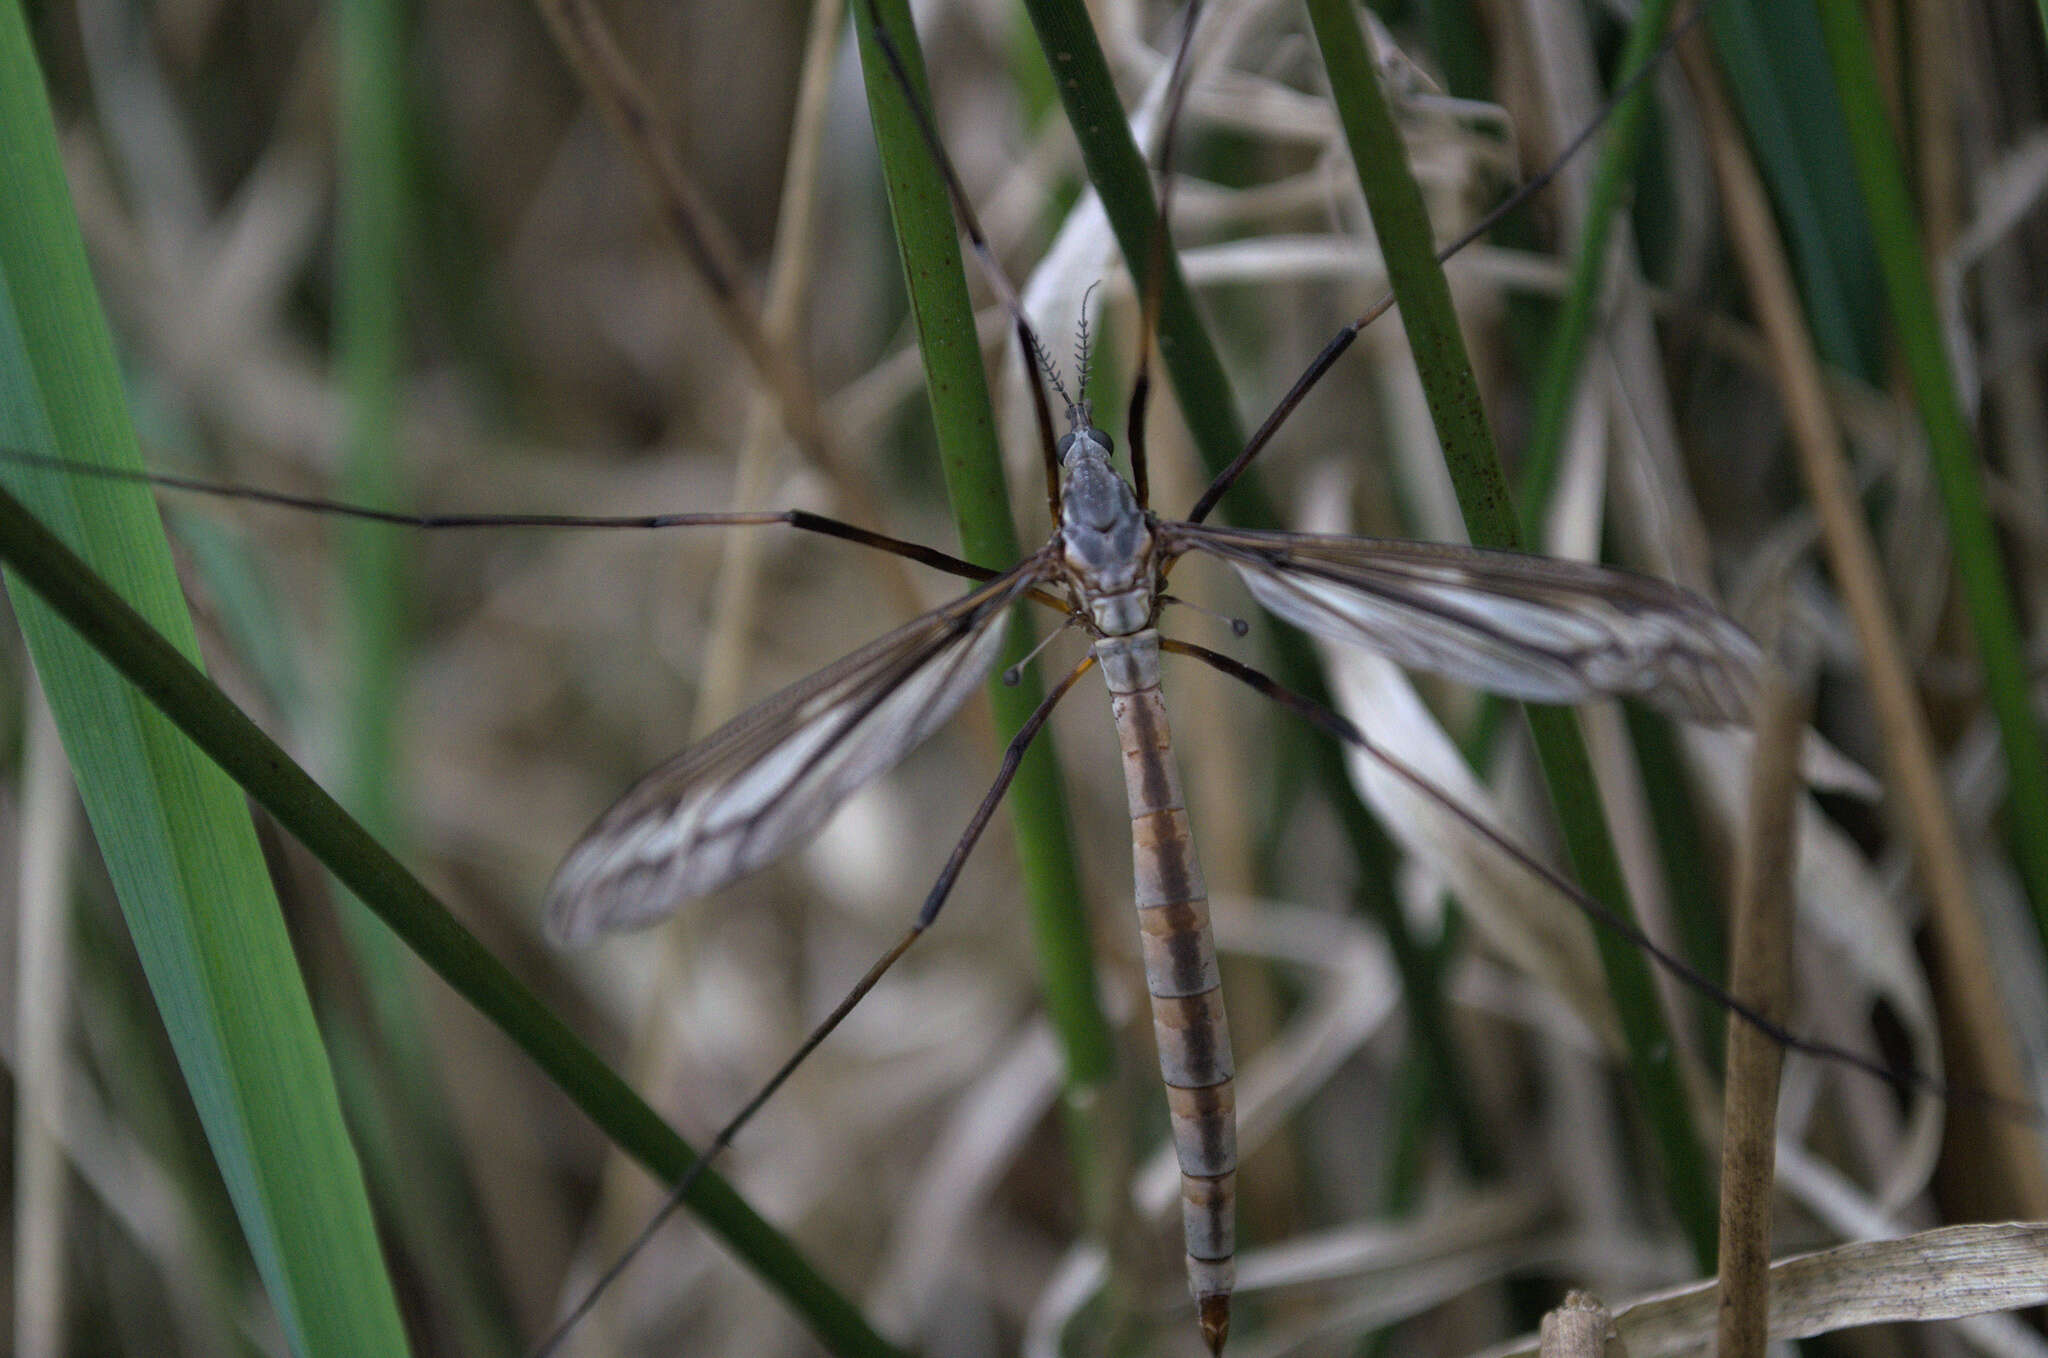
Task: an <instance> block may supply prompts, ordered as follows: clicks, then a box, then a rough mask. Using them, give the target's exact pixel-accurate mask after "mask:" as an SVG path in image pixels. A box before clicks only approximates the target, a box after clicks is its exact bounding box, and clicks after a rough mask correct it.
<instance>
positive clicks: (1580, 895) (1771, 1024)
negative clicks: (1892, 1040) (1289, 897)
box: [1159, 639, 2041, 1123]
mask: <svg viewBox="0 0 2048 1358" xmlns="http://www.w3.org/2000/svg"><path fill="white" fill-rule="evenodd" d="M1159 645H1160V649H1162V650H1166V651H1171V652H1172V653H1174V654H1175V655H1185V656H1191V657H1193V658H1194V659H1196V660H1199V661H1201V662H1203V663H1204V664H1206V665H1208V666H1210V667H1211V668H1213V669H1217V670H1221V671H1222V672H1223V673H1225V674H1227V675H1229V676H1230V677H1231V678H1233V679H1235V680H1237V681H1238V682H1240V683H1242V684H1246V685H1248V686H1250V687H1251V688H1253V689H1255V690H1256V691H1258V692H1259V693H1262V694H1264V695H1265V696H1266V697H1268V698H1271V699H1272V700H1273V701H1274V702H1276V703H1279V704H1280V705H1281V706H1282V707H1285V708H1287V709H1288V710H1289V711H1291V712H1294V713H1295V714H1297V715H1298V716H1301V717H1303V718H1305V719H1307V721H1308V722H1309V723H1310V724H1311V725H1313V726H1316V727H1319V728H1321V729H1322V730H1323V731H1326V732H1328V733H1329V734H1330V735H1333V736H1335V737H1337V739H1339V740H1342V741H1344V742H1346V743H1347V744H1350V745H1355V746H1357V747H1358V748H1359V749H1361V750H1363V751H1365V752H1366V754H1368V755H1370V756H1371V757H1372V758H1373V759H1374V760H1375V761H1376V762H1377V763H1379V764H1380V765H1381V766H1382V767H1383V768H1385V769H1386V770H1387V771H1388V772H1390V773H1392V774H1393V775H1394V776H1395V777H1396V778H1399V779H1400V780H1401V781H1402V782H1404V783H1406V784H1408V785H1409V786H1410V787H1412V788H1414V789H1415V790H1416V791H1417V792H1419V793H1421V794H1422V795H1423V796H1425V797H1427V798H1429V800H1431V801H1433V802H1435V803H1436V804H1437V805H1438V806H1440V807H1442V808H1443V809H1444V810H1446V811H1448V812H1450V813H1451V814H1452V815H1453V816H1456V817H1457V818H1458V819H1459V820H1461V821H1463V822H1464V823H1465V825H1466V826H1467V828H1469V829H1470V830H1471V831H1472V832H1473V833H1474V834H1477V835H1479V836H1480V837H1481V838H1483V839H1485V840H1486V841H1487V842H1488V843H1489V844H1491V845H1493V847H1494V848H1496V849H1498V850H1500V852H1501V853H1503V854H1505V855H1506V856H1507V857H1508V858H1509V859H1511V860H1512V861H1513V862H1514V863H1515V864H1516V865H1517V866H1519V867H1521V868H1523V869H1524V870H1526V871H1527V872H1528V873H1529V874H1530V875H1531V876H1534V877H1536V878H1538V879H1540V880H1541V881H1542V882H1543V883H1544V885H1546V886H1548V887H1550V888H1551V889H1552V890H1554V891H1558V892H1561V893H1563V895H1565V896H1566V897H1567V898H1568V899H1570V900H1571V902H1572V903H1573V904H1574V905H1576V906H1578V908H1579V909H1580V910H1581V911H1582V912H1584V914H1585V915H1586V916H1587V918H1589V919H1591V920H1592V921H1593V922H1594V923H1595V924H1597V925H1599V926H1600V927H1601V928H1603V929H1608V930H1611V931H1613V932H1614V933H1615V934H1617V935H1619V936H1620V937H1622V938H1625V939H1627V940H1628V941H1629V942H1630V943H1633V944H1634V945H1635V946H1636V947H1638V948H1641V949H1642V950H1643V951H1644V952H1645V953H1647V954H1649V956H1650V959H1651V960H1652V961H1654V962H1655V963H1657V965H1659V966H1661V967H1663V968H1664V970H1665V971H1667V972H1669V973H1670V974H1671V975H1672V976H1673V977H1674V978H1675V979H1677V980H1678V981H1679V982H1680V983H1681V984H1682V985H1684V986H1686V987H1687V988H1689V989H1691V990H1693V991H1695V992H1696V993H1698V994H1700V995H1704V996H1705V997H1706V998H1707V999H1709V1000H1711V1001H1713V1002H1714V1003H1715V1004H1718V1005H1720V1006H1721V1007H1722V1008H1723V1009H1726V1010H1727V1011H1728V1012H1729V1013H1731V1014H1734V1015H1735V1016H1736V1017H1737V1018H1739V1019H1741V1020H1742V1021H1743V1022H1744V1023H1747V1024H1749V1025H1750V1026H1751V1027H1753V1028H1755V1029H1756V1030H1757V1031H1758V1032H1760V1033H1762V1034H1764V1035H1765V1036H1766V1037H1768V1038H1770V1039H1771V1040H1773V1041H1774V1042H1777V1043H1778V1044H1779V1045H1781V1046H1783V1047H1785V1048H1787V1049H1788V1050H1791V1051H1796V1052H1804V1053H1806V1054H1807V1055H1809V1056H1818V1057H1822V1058H1825V1059H1827V1060H1830V1061H1839V1062H1841V1063H1842V1064H1844V1065H1847V1066H1852V1067H1854V1068H1855V1069H1857V1070H1860V1071H1862V1072H1863V1073H1865V1074H1866V1075H1872V1076H1875V1077H1876V1078H1877V1079H1880V1080H1883V1081H1884V1082H1885V1083H1886V1084H1888V1085H1891V1086H1892V1087H1893V1088H1895V1089H1899V1090H1902V1091H1909V1092H1910V1091H1913V1090H1919V1091H1923V1092H1926V1093H1929V1094H1933V1095H1935V1096H1936V1097H1938V1098H1941V1099H1945V1100H1948V1101H1950V1102H1959V1103H1982V1104H1985V1105H1987V1106H1989V1107H1992V1108H1996V1109H1998V1110H2000V1111H2001V1112H2004V1113H2007V1114H2008V1115H2010V1116H2013V1117H2018V1118H2023V1119H2024V1120H2026V1121H2028V1122H2030V1123H2033V1122H2039V1121H2040V1119H2041V1110H2040V1109H2038V1108H2036V1107H2035V1106H2034V1105H2033V1104H2031V1103H2028V1102H2027V1101H2026V1100H2024V1099H2016V1098H2012V1097H2010V1096H2007V1095H2003V1094H1998V1093H1994V1092H1990V1091H1985V1090H1973V1089H1963V1088H1959V1087H1957V1086H1953V1085H1950V1084H1949V1083H1947V1082H1946V1081H1944V1080H1942V1079H1940V1078H1938V1077H1936V1076H1933V1075H1929V1074H1927V1073H1925V1072H1924V1071H1918V1070H1913V1069H1911V1068H1900V1067H1894V1066H1889V1065H1886V1064H1884V1063H1883V1062H1881V1061H1876V1060H1873V1059H1871V1058H1870V1057H1868V1056H1865V1055H1863V1054H1862V1053H1860V1052H1854V1051H1851V1050H1849V1049H1848V1048H1847V1047H1838V1046H1835V1045H1834V1044H1833V1043H1829V1042H1822V1041H1820V1040H1819V1039H1817V1038H1810V1037H1801V1036H1800V1035H1799V1034H1797V1033H1795V1032H1793V1031H1792V1030H1790V1029H1789V1028H1786V1027H1785V1026H1784V1025H1783V1024H1780V1023H1777V1022H1775V1021H1773V1020H1772V1019H1770V1018H1769V1017H1767V1016H1766V1015H1764V1014H1763V1013H1761V1012H1760V1011H1758V1010H1757V1009H1756V1008H1755V1007H1753V1006H1751V1005H1749V1004H1746V1003H1744V1002H1743V1001H1742V1000H1740V999H1738V998H1737V997H1736V996H1734V995H1732V994H1730V993H1729V992H1728V991H1727V990H1724V989H1723V988H1722V987H1721V986H1720V985H1719V984H1718V983H1716V982H1715V981H1713V980H1711V979H1710V978H1708V977H1706V976H1703V975H1701V974H1700V973H1699V972H1697V971H1695V970H1693V968H1692V967H1691V966H1689V965H1687V964H1686V963H1685V961H1684V960H1682V959H1681V958H1679V957H1678V956H1677V955H1675V954H1673V953H1671V952H1668V951H1666V950H1665V949H1664V948H1663V947H1661V946H1659V945H1658V944H1657V943H1656V942H1655V941H1654V940H1653V939H1651V938H1650V936H1649V935H1647V934H1645V933H1644V932H1643V931H1642V930H1641V929H1638V928H1637V927H1636V926H1635V925H1634V924H1633V923H1631V922H1630V921H1628V920H1626V919H1624V918H1622V917H1621V916H1620V915H1617V914H1615V913H1614V912H1613V911H1612V910H1610V909H1608V908H1607V907H1606V906H1604V905H1602V904H1601V903H1600V902H1599V901H1597V900H1595V899H1594V898H1593V897H1591V896H1589V895H1587V894H1586V892H1584V891H1583V890H1581V889H1580V888H1579V887H1578V886H1577V885H1576V884H1575V883H1573V882H1570V881H1568V880H1566V879H1565V878H1564V877H1563V876H1562V875H1560V874H1559V873H1558V872H1557V871H1556V870H1555V869H1553V868H1552V867H1550V866H1549V865H1548V864H1546V863H1544V862H1543V861H1542V860H1541V859H1538V858H1536V857H1535V856H1534V855H1532V854H1531V853H1529V852H1528V851H1527V850H1526V849H1523V848H1522V847H1520V846H1519V845H1517V844H1515V843H1514V842H1512V841H1511V840H1506V839H1503V838H1501V837H1500V835H1499V834H1497V833H1496V832H1495V831H1494V830H1493V828H1492V827H1491V826H1489V825H1487V824H1486V822H1485V821H1483V820H1481V819H1480V818H1479V817H1478V816H1477V815H1475V814H1473V812H1472V811H1471V809H1470V808H1468V807H1466V806H1463V805H1461V804H1460V803H1459V802H1458V800H1457V798H1455V797H1452V796H1450V795H1449V794H1448V793H1446V792H1444V791H1443V790H1442V789H1441V788H1439V787H1438V786H1437V785H1436V784H1435V783H1432V782H1430V781H1429V779H1427V778H1425V777H1424V776H1423V775H1422V774H1421V773H1420V772H1419V771H1417V770H1416V769H1415V768H1413V767H1412V766H1410V765H1409V764H1407V763H1406V762H1405V761H1403V760H1401V759H1400V758H1398V757H1396V756H1395V755H1394V754H1393V753H1392V752H1391V751H1389V750H1387V749H1386V748H1385V747H1384V746H1382V745H1380V744H1379V743H1378V742H1377V741H1375V740H1373V739H1372V738H1371V737H1370V736H1368V735H1366V734H1365V732H1363V731H1361V730H1359V729H1358V727H1357V726H1355V725H1353V724H1352V723H1351V722H1350V721H1349V720H1347V719H1346V718H1345V717H1344V716H1343V715H1342V714H1341V713H1338V712H1334V711H1332V710H1330V709H1329V708H1327V707H1324V706H1323V705H1322V704H1321V703H1319V702H1316V701H1314V700H1313V699H1310V698H1306V697H1303V696H1302V695H1301V694H1299V693H1296V692H1295V691H1294V690H1292V689H1290V688H1287V687H1285V686H1284V685H1282V684H1280V683H1279V682H1277V681H1276V680H1274V679H1272V678H1270V677H1269V676H1267V675H1264V674H1261V673H1260V672H1259V671H1257V670H1255V669H1253V668H1252V667H1251V666H1249V665H1246V664H1244V663H1243V662H1241V661H1238V660H1234V659H1232V658H1231V657H1229V656H1227V655H1222V654H1219V653H1218V652H1216V651H1212V650H1210V649H1209V648H1208V647H1206V646H1198V645H1196V644H1195V643H1194V642H1191V641H1173V640H1168V639H1162V640H1161V641H1160V643H1159Z"/></svg>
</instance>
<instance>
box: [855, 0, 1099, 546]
mask: <svg viewBox="0 0 2048 1358" xmlns="http://www.w3.org/2000/svg"><path fill="white" fill-rule="evenodd" d="M865 8H866V10H867V18H868V25H869V28H870V29H871V30H872V32H873V34H874V39H875V47H876V49H877V50H878V51H880V52H881V54H882V59H883V60H884V61H886V62H887V63H888V64H889V70H890V72H891V73H892V74H894V76H895V77H896V84H897V87H898V88H899V89H901V90H902V91H903V102H904V104H905V105H906V106H907V107H908V108H909V109H910V116H911V120H912V121H913V122H915V123H916V124H917V132H918V136H920V137H921V138H923V140H924V144H925V146H926V148H927V149H928V150H929V151H930V152H931V156H932V162H933V164H935V165H937V166H938V169H939V177H940V178H942V179H944V180H945V181H946V196H947V197H948V198H949V199H951V200H952V203H953V215H954V216H956V217H958V218H959V219H960V228H961V229H962V230H963V231H965V232H966V233H967V240H968V243H969V244H970V245H971V246H972V247H973V249H974V257H975V258H976V259H977V260H979V261H980V262H981V268H982V272H983V273H984V274H985V275H986V276H987V277H988V280H989V285H990V286H991V287H993V288H994V289H995V291H996V296H997V297H998V298H999V299H1000V300H1001V301H1002V304H1003V309H1004V310H1006V311H1008V312H1009V313H1010V323H1011V324H1012V325H1014V326H1015V327H1016V329H1017V343H1018V346H1019V347H1020V348H1021V349H1022V351H1023V354H1022V357H1023V360H1024V382H1025V385H1026V386H1028V387H1029V388H1030V389H1031V410H1032V413H1033V414H1034V415H1036V416H1037V417H1038V438H1039V445H1040V452H1041V453H1042V455H1043V456H1044V459H1045V496H1046V505H1047V507H1048V508H1049V509H1050V510H1051V511H1052V521H1053V522H1054V523H1058V522H1059V521H1060V459H1059V445H1058V440H1057V437H1056V436H1055V435H1054V433H1053V426H1052V409H1051V407H1049V406H1048V405H1047V404H1046V400H1045V387H1044V384H1043V381H1042V380H1041V377H1040V372H1041V369H1042V370H1043V374H1044V377H1045V378H1046V379H1050V380H1051V381H1052V382H1053V383H1054V385H1056V386H1057V385H1058V384H1059V377H1058V375H1057V373H1056V372H1055V370H1054V369H1053V366H1052V360H1051V357H1050V355H1048V354H1047V353H1046V351H1045V345H1044V344H1043V343H1042V342H1041V341H1040V340H1039V338H1038V332H1037V331H1036V330H1033V329H1032V328H1031V320H1030V318H1029V317H1027V316H1026V315H1025V314H1024V303H1023V301H1022V300H1020V299H1019V298H1018V296H1017V290H1016V288H1014V287H1012V286H1011V285H1010V280H1009V278H1008V277H1007V276H1005V274H1004V273H1003V266H1002V265H1001V264H999V263H997V262H996V255H995V251H994V250H992V249H990V248H989V243H988V236H987V235H986V234H985V233H984V232H983V231H982V229H981V221H980V219H979V218H977V217H976V216H975V215H974V205H973V204H972V203H971V202H969V201H968V199H967V189H966V187H965V186H964V185H962V184H961V182H960V176H959V174H958V173H957V172H956V171H955V170H954V169H953V158H952V157H951V156H949V155H947V154H946V144H945V142H944V141H943V140H941V139H940V137H939V129H938V127H937V125H936V124H935V123H933V121H932V115H931V110H930V109H928V108H926V107H925V106H924V103H923V101H922V100H920V99H919V98H918V95H917V86H916V84H915V83H914V82H912V80H911V78H910V68H909V67H908V66H907V65H905V64H904V60H903V54H902V53H901V52H900V51H898V50H897V48H896V41H895V39H893V38H891V37H890V36H889V31H888V29H887V28H886V27H885V26H884V25H883V23H882V15H881V11H880V10H878V9H876V8H875V3H874V0H866V4H865ZM1060 394H1061V395H1062V396H1066V397H1067V405H1068V406H1069V407H1072V406H1073V405H1074V399H1073V398H1072V397H1071V396H1067V393H1066V392H1065V391H1064V390H1062V391H1061V393H1060ZM1083 394H1084V395H1085V393H1083Z"/></svg>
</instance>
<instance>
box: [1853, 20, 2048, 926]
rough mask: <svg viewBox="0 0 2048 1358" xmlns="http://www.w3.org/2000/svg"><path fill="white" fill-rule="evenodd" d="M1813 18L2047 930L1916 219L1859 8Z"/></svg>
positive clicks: (1987, 562)
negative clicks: (1844, 125) (1828, 63)
mask: <svg viewBox="0 0 2048 1358" xmlns="http://www.w3.org/2000/svg"><path fill="white" fill-rule="evenodd" d="M1820 17H1821V27H1822V31H1823V32H1824V34H1825V36H1826V38H1827V45H1828V55H1829V57H1830V59H1831V60H1832V61H1833V63H1834V71H1835V87H1836V89H1837V91H1838V92H1839V94H1840V97H1841V101H1842V111H1843V114H1844V116H1845V117H1846V119H1847V121H1848V125H1849V144H1850V148H1851V150H1852V151H1853V152H1854V154H1855V158H1856V174H1857V178H1858V180H1859V181H1860V182H1861V184H1862V187H1863V200H1864V210H1865V211H1866V212H1867V213H1868V214H1869V217H1870V230H1871V234H1872V236H1874V237H1875V238H1876V241H1877V251H1878V262H1879V263H1880V264H1881V265H1882V266H1883V272H1884V286H1885V300H1886V303H1887V305H1888V306H1889V308H1890V311H1891V318H1892V324H1893V326H1894V327H1895V329H1896V331H1897V334H1898V342H1899V353H1900V356H1901V357H1902V358H1903V359H1904V360H1905V365H1906V372H1907V374H1908V376H1909V377H1910V378H1911V380H1912V383H1913V393H1914V395H1915V396H1916V397H1917V398H1918V401H1919V407H1920V418H1921V422H1922V424H1923V426H1924V427H1925V429H1926V431H1927V451H1928V455H1929V456H1930V457H1931V458H1932V460H1933V463H1934V476H1935V481H1936V484H1938V485H1939V486H1940V488H1941V499H1942V504H1943V506H1944V508H1945V509H1946V510H1947V512H1948V531H1949V540H1950V542H1951V544H1952V546H1953V550H1954V552H1955V561H1956V571H1957V574H1958V576H1959V577H1960V579H1961V584H1962V592H1963V602H1964V605H1965V607H1966V608H1967V609H1968V611H1969V615H1970V627H1971V630H1972V631H1973V632H1974V633H1975V634H1976V639H1977V653H1978V656H1979V658H1980V659H1981V661H1982V663H1983V666H1984V689H1985V696H1986V697H1987V698H1988V699H1989V700H1990V703H1991V710H1992V712H1993V713H1994V714H1995V715H1996V717H1997V719H1998V726H1999V731H2000V734H2001V735H2002V736H2003V737H2004V740H2003V746H2004V751H2005V766H2006V777H2007V780H2008V785H2007V791H2006V815H2007V818H2008V835H2009V838H2010V839H2011V841H2012V845H2013V853H2014V856H2015V858H2016V859H2017V860H2018V863H2019V869H2020V876H2021V878H2022V879H2023V880H2024V881H2025V883H2026V889H2027V896H2028V898H2029V899H2030V901H2031V902H2032V904H2033V907H2034V919H2035V923H2036V925H2037V926H2038V927H2039V928H2040V930H2041V934H2042V937H2043V938H2044V939H2048V754H2044V750H2043V747H2042V744H2041V729H2040V726H2039V724H2038V723H2037V722H2036V720H2035V717H2034V709H2033V705H2032V702H2031V699H2030V697H2029V694H2028V684H2027V662H2026V656H2025V645H2024V642H2023V640H2022V636H2023V634H2022V631H2021V628H2020V625H2019V619H2018V616H2017V615H2016V614H2015V612H2014V611H2013V601H2012V595H2011V592H2010V590H2009V589H2008V587H2007V585H2006V576H2005V566H2004V563H2003V562H2002V561H2001V560H2000V555H1999V548H1998V541H1997V537H1996V533H1995V531H1994V529H1993V527H1992V523H1991V513H1990V509H1989V507H1988V506H1987V505H1986V503H1985V498H1984V477H1983V472H1982V469H1981V468H1982V463H1981V458H1980V456H1979V454H1978V452H1977V446H1976V440H1975V437H1974V436H1973V434H1972V432H1971V429H1970V422H1969V420H1968V418H1967V417H1966V416H1965V415H1964V414H1963V406H1962V401H1961V399H1960V398H1959V397H1958V395H1957V393H1956V388H1955V378H1954V374H1953V373H1952V372H1951V371H1950V370H1949V365H1948V351H1947V349H1946V347H1945V346H1944V344H1943V340H1942V330H1941V323H1940V318H1939V317H1938V316H1937V315H1936V313H1935V309H1934V289H1933V287H1932V285H1931V283H1930V282H1929V279H1928V272H1927V258H1926V254H1925V252H1924V251H1923V250H1922V248H1921V244H1920V228H1919V223H1918V221H1917V219H1916V218H1915V217H1914V215H1913V206H1912V202H1911V200H1910V198H1909V197H1908V195H1907V192H1906V180H1905V175H1904V172H1903V170H1902V169H1901V167H1900V164H1899V157H1898V150H1897V148H1896V147H1895V146H1894V145H1893V143H1892V134H1891V123H1890V120H1889V118H1888V116H1887V114H1886V111H1885V104H1884V100H1883V97H1882V96H1881V95H1880V93H1879V91H1878V83H1877V69H1876V65H1875V62H1874V60H1873V58H1872V56H1871V51H1870V39H1869V36H1868V35H1867V34H1866V33H1865V32H1864V29H1863V16H1862V12H1861V10H1860V9H1859V8H1858V7H1857V6H1855V5H1853V4H1848V3H1843V0H1820Z"/></svg>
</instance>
